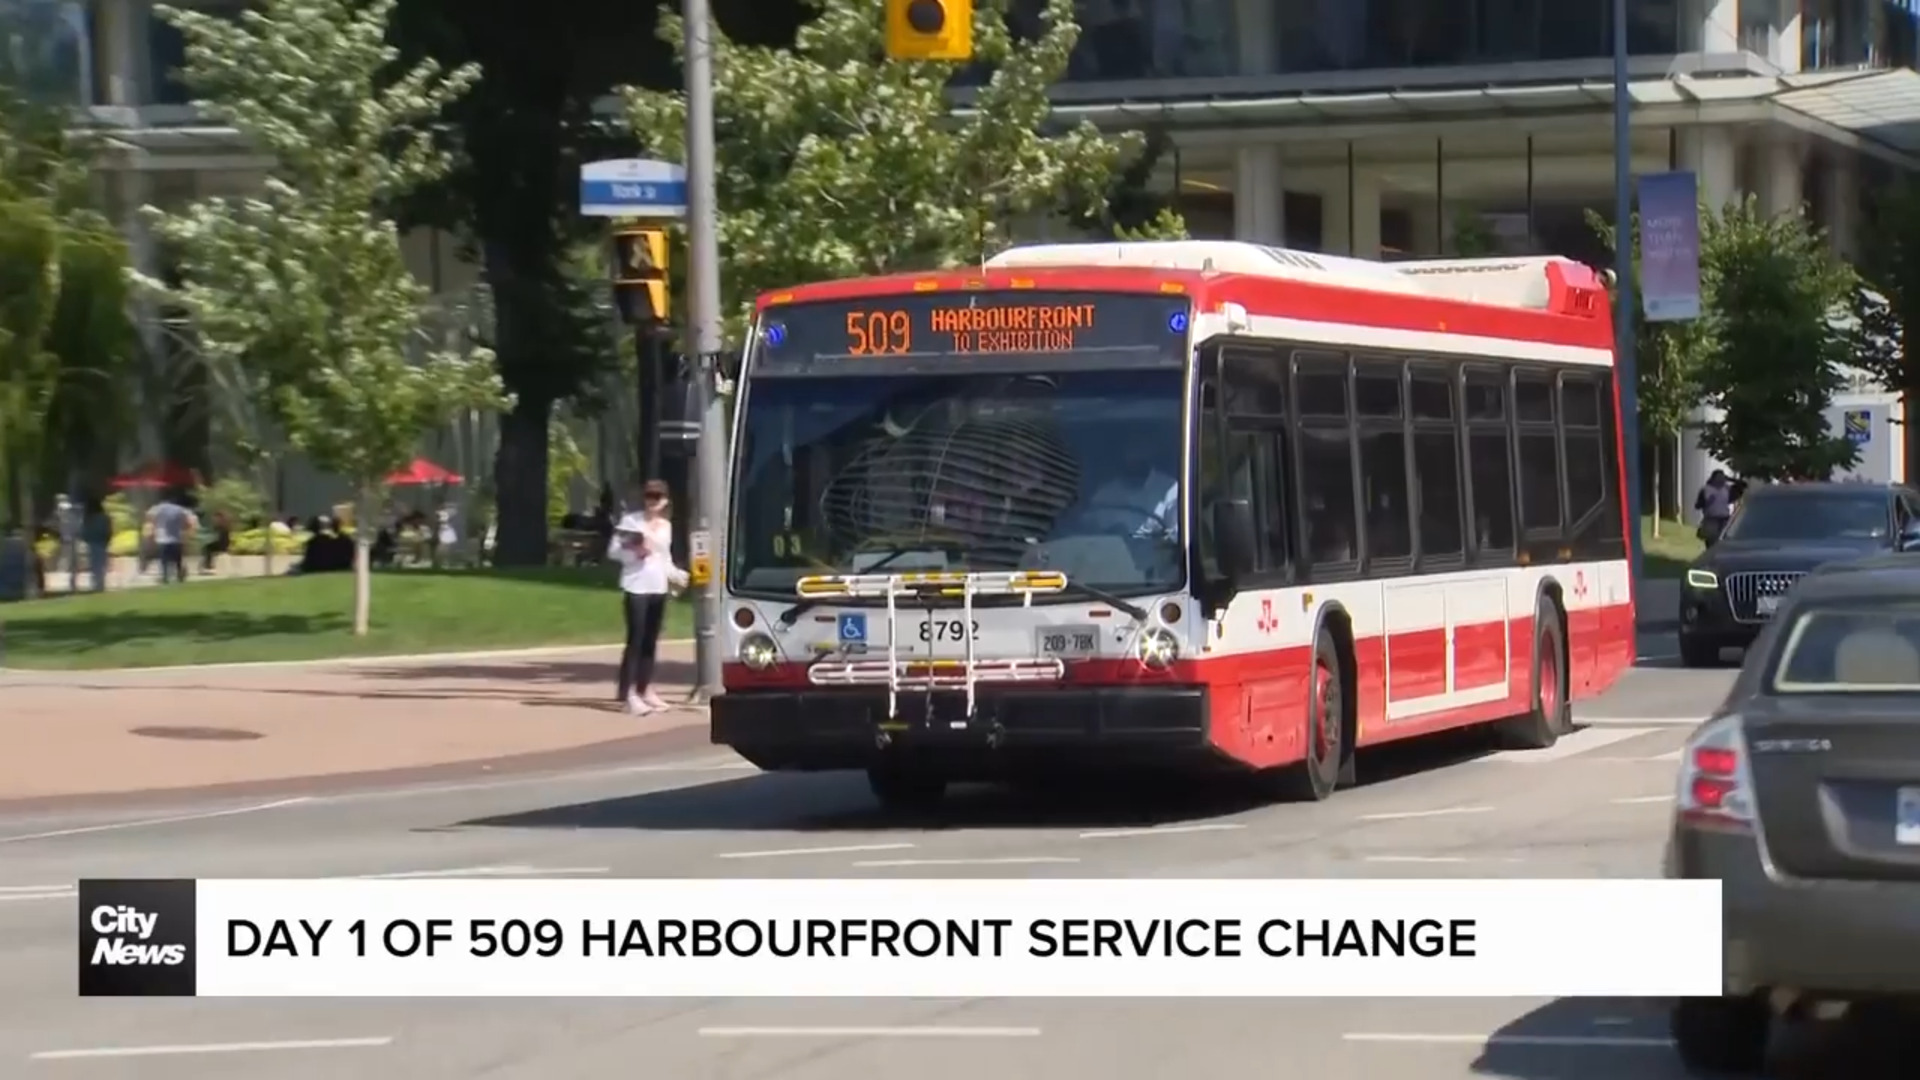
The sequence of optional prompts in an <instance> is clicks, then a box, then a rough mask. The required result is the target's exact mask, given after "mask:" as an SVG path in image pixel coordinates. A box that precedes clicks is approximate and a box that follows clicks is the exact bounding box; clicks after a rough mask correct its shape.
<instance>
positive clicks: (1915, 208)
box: [1851, 176, 1920, 476]
mask: <svg viewBox="0 0 1920 1080" xmlns="http://www.w3.org/2000/svg"><path fill="white" fill-rule="evenodd" d="M1867 225H1868V227H1867V228H1866V229H1865V230H1863V239H1864V243H1863V244H1862V249H1863V250H1862V255H1863V256H1864V257H1863V258H1862V260H1861V265H1860V276H1861V279H1862V281H1861V285H1862V287H1861V288H1859V289H1857V290H1855V292H1854V295H1853V303H1852V309H1851V315H1852V317H1853V318H1852V324H1853V325H1852V329H1853V331H1854V336H1853V341H1852V352H1853V359H1852V361H1851V363H1852V365H1853V366H1854V367H1856V368H1859V369H1861V370H1863V371H1866V372H1867V373H1868V374H1870V375H1872V376H1873V377H1875V378H1876V379H1878V380H1879V381H1880V383H1881V385H1883V386H1885V387H1886V388H1887V389H1889V390H1892V391H1894V392H1895V393H1898V394H1900V395H1901V396H1902V398H1904V399H1905V401H1906V402H1907V411H1908V413H1909V414H1920V364H1915V363H1912V362H1910V361H1909V360H1908V359H1907V356H1908V351H1907V343H1908V342H1910V341H1913V342H1920V182H1916V181H1915V180H1913V179H1912V178H1911V177H1904V176H1903V177H1901V178H1900V179H1899V180H1898V181H1896V182H1895V183H1894V184H1892V185H1890V186H1889V187H1887V188H1885V189H1884V190H1882V191H1879V192H1877V193H1875V198H1874V199H1873V200H1872V202H1871V205H1870V207H1869V212H1868V215H1867ZM1906 449H1907V460H1906V474H1907V475H1908V476H1920V439H1916V438H1912V437H1909V438H1908V439H1907V440H1906Z"/></svg>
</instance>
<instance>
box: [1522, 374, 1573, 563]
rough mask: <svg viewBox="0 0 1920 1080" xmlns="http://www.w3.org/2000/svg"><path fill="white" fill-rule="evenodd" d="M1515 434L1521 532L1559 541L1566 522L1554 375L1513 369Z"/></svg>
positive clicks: (1530, 535)
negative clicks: (1556, 424)
mask: <svg viewBox="0 0 1920 1080" xmlns="http://www.w3.org/2000/svg"><path fill="white" fill-rule="evenodd" d="M1513 390H1514V401H1515V403H1516V404H1515V410H1514V411H1515V417H1514V419H1515V423H1514V434H1515V438H1516V441H1517V444H1518V445H1517V447H1516V452H1517V456H1518V458H1519V464H1520V524H1521V528H1522V532H1523V533H1524V534H1525V535H1527V536H1529V537H1533V536H1538V537H1539V538H1541V539H1547V538H1549V537H1550V538H1552V539H1555V540H1558V539H1559V538H1560V536H1561V527H1562V525H1563V524H1564V523H1565V517H1564V516H1563V507H1562V505H1561V503H1562V499H1561V485H1560V439H1559V434H1558V432H1557V431H1556V430H1555V427H1554V418H1555V414H1556V413H1557V412H1558V411H1559V410H1557V409H1556V408H1555V407H1554V405H1555V401H1554V393H1553V376H1551V375H1549V374H1547V373H1545V372H1541V371H1528V370H1520V371H1516V372H1514V376H1513Z"/></svg>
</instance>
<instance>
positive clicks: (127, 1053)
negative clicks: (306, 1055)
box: [27, 1035, 393, 1061]
mask: <svg viewBox="0 0 1920 1080" xmlns="http://www.w3.org/2000/svg"><path fill="white" fill-rule="evenodd" d="M391 1045H393V1036H391V1035H381V1036H377V1037H374V1038H364V1039H287V1040H284V1041H281V1042H236V1043H199V1044H197V1045H179V1046H103V1047H95V1048H92V1049H87V1050H42V1051H40V1052H38V1053H34V1054H28V1055H27V1060H28V1061H78V1060H82V1059H86V1058H130V1057H167V1056H177V1055H184V1054H250V1053H260V1052H263V1051H271V1050H354V1049H367V1048H372V1047H379V1046H391Z"/></svg>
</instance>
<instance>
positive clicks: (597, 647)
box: [0, 638, 694, 678]
mask: <svg viewBox="0 0 1920 1080" xmlns="http://www.w3.org/2000/svg"><path fill="white" fill-rule="evenodd" d="M660 644H661V645H663V646H664V645H692V644H694V639H693V638H672V639H662V640H661V642H660ZM620 647H621V643H620V642H617V641H612V642H601V643H599V644H593V643H587V644H581V645H542V646H538V647H536V648H531V649H481V650H475V651H467V652H438V653H401V654H397V655H393V656H380V655H372V656H330V657H325V658H322V659H318V660H247V661H240V662H236V663H231V664H168V665H162V666H160V667H118V668H116V667H106V668H10V667H7V666H5V665H0V676H6V675H45V676H60V677H64V678H73V677H75V676H84V675H164V674H168V673H171V672H176V671H178V672H189V671H256V670H266V669H271V668H328V667H355V666H360V665H371V664H383V665H393V664H400V665H407V664H433V663H440V662H442V661H446V660H511V659H514V658H516V657H525V658H527V659H530V660H531V659H537V658H539V657H542V656H564V655H566V654H568V653H583V652H605V651H608V650H611V649H618V648H620Z"/></svg>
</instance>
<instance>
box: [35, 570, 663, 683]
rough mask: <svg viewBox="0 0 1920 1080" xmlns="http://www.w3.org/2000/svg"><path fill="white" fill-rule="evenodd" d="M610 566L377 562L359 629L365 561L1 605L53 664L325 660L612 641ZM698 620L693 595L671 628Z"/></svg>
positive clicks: (616, 636) (617, 629)
mask: <svg viewBox="0 0 1920 1080" xmlns="http://www.w3.org/2000/svg"><path fill="white" fill-rule="evenodd" d="M621 632H622V628H621V619H620V599H619V594H618V592H617V590H616V589H615V586H614V579H613V571H612V570H611V569H606V568H588V569H580V570H572V569H540V570H499V571H435V570H394V571H386V572H379V573H375V574H374V576H373V629H372V631H371V633H369V634H368V635H367V636H366V637H364V638H355V637H354V636H353V575H351V574H318V575H315V576H312V577H273V578H239V579H230V580H221V581H201V580H194V581H190V582H188V583H187V584H185V585H174V586H160V585H150V586H142V587H139V588H133V589H124V590H121V591H119V592H109V593H98V594H84V595H80V596H59V597H53V598H50V599H45V600H35V601H31V602H29V603H21V604H9V605H0V666H6V667H13V668H43V669H68V670H78V669H95V670H97V669H102V668H121V667H162V666H168V665H175V664H207V663H238V662H245V661H274V660H317V659H324V658H329V657H337V656H393V655H399V654H404V653H430V652H451V651H459V650H469V649H515V648H535V647H540V646H547V645H599V644H609V643H614V642H618V641H619V640H620V637H621ZM691 633H692V608H691V605H689V604H686V603H676V604H674V605H673V606H672V607H671V608H669V609H668V612H667V625H666V628H665V632H664V636H665V637H667V638H681V637H687V636H689V635H690V634H691Z"/></svg>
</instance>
